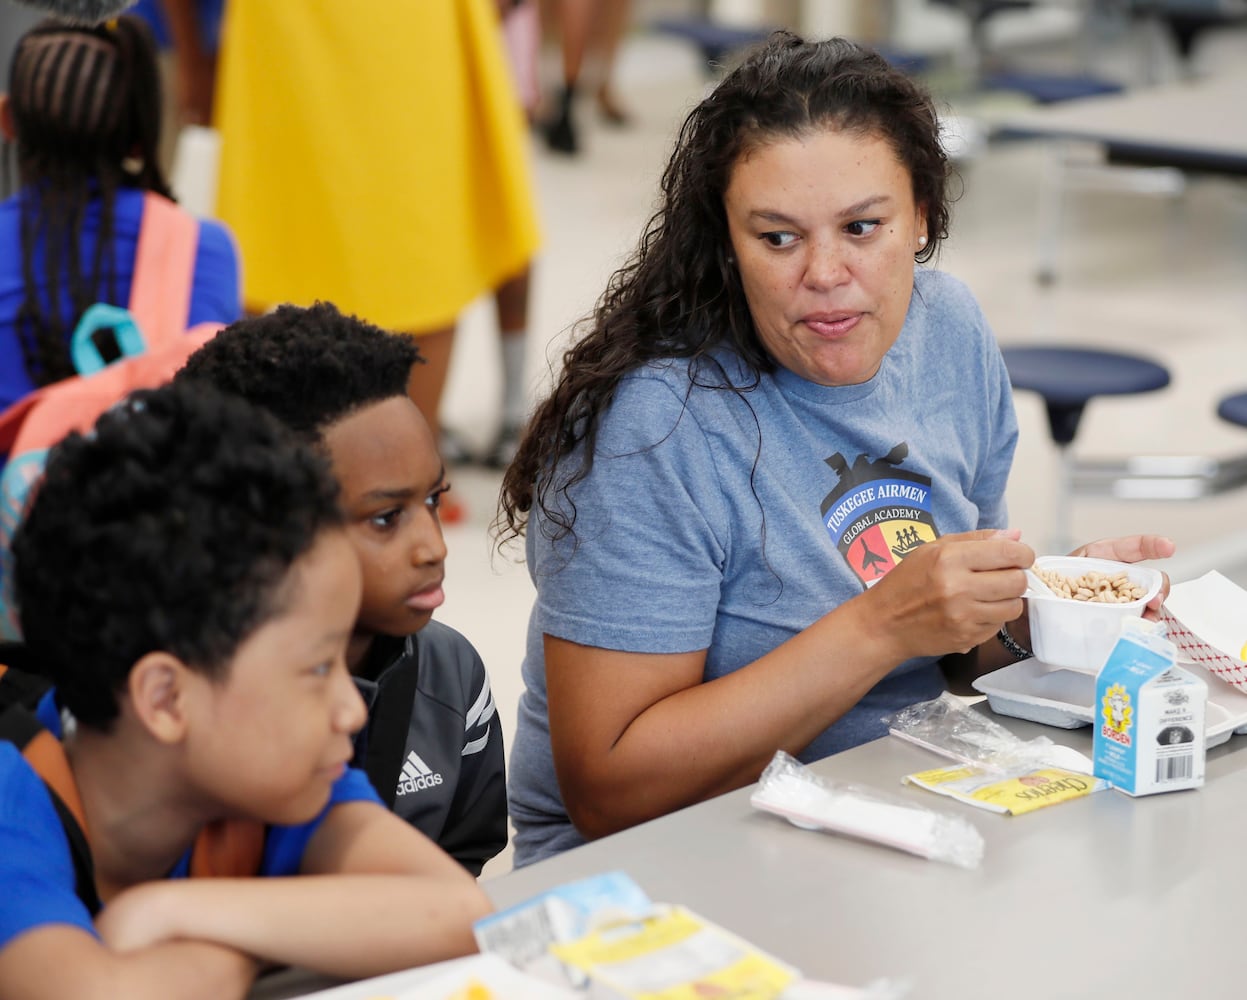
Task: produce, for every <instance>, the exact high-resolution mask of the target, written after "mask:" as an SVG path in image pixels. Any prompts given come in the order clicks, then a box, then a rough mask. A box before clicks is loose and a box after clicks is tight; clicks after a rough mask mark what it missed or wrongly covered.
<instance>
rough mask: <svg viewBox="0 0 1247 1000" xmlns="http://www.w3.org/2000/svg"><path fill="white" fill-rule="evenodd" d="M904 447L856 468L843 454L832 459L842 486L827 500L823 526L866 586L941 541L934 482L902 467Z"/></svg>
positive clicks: (861, 459) (830, 462)
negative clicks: (934, 505) (922, 548)
mask: <svg viewBox="0 0 1247 1000" xmlns="http://www.w3.org/2000/svg"><path fill="white" fill-rule="evenodd" d="M908 454H909V445H907V444H905V443H904V442H901V443H900V444H898V445H897V446H896V447H895V448H893V449H892V450H891V451H890V452H888V453H887V454H886V455H884V456H883V458H877V459H873V460H872V459H870V458H868V457H867V456H866V455H858V456H857V459H856V460H855V461H854V462H853V464H852V465H851V466H850V465H849V463H848V462H847V461H846V460H845V458H844V456H843V455H841V454H840V453H839V452H836V454H834V455H832V456H831V457H830V458H828V459H826V460H825V461H826V462H827V464H828V465H830V466H831V467H832V468H833V469H834V470H835V471H836V474H837V475H838V476H839V477H840V482H839V484H838V485H837V486H836V488H835V489H834V490H832V491H831V492H830V493H828V494H827V496H826V498H825V499H824V500H823V506H822V515H823V525H824V526H825V527H826V528H827V533H828V534H829V535H831V540H832V541H833V542H835V544H836V547H837V548H838V549H839V550H840V554H841V555H842V556H844V558H845V561H846V562H848V564H849V566H850V568H851V569H852V570H853V572H854V573H856V574H857V576H858V579H860V580H861V581H862V584H863V585H864V586H866V587H870V586H872V585H873V584H875V583H878V582H879V581H880V580H882V579H883V578H884V577H885V576H887V574H888V571H889V570H891V569H892V567H893V566H895V565H896V564H897V563H899V562H900V561H901V560H902V559H904V558H905V557H906V556H907V555H909V553H911V552H913V551H914V549H916V548H918V547H919V546H920V545H925V544H926V543H927V542H933V541H935V539H937V538H938V537H939V531H937V530H936V527H935V518H934V517H932V515H931V480H930V478H929V477H928V476H920V475H918V474H917V473H914V472H908V471H906V470H905V469H902V468H901V467H900V464H901V462H903V461H904V460H905V456H906V455H908Z"/></svg>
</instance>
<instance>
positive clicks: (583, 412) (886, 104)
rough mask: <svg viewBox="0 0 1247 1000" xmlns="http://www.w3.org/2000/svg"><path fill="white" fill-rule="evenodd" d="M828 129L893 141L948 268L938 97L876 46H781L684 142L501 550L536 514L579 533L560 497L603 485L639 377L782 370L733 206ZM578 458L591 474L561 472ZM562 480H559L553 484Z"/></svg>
mask: <svg viewBox="0 0 1247 1000" xmlns="http://www.w3.org/2000/svg"><path fill="white" fill-rule="evenodd" d="M827 127H830V128H834V129H836V130H839V131H845V132H850V133H854V134H862V135H872V136H879V137H880V138H882V139H884V140H885V141H887V142H888V143H889V144H890V145H891V146H892V149H893V151H894V152H895V153H896V156H897V158H898V159H899V160H900V162H901V163H902V164H904V165H905V168H906V169H907V170H908V172H909V175H910V178H911V182H912V184H913V194H914V203H915V204H916V205H918V206H919V207H920V208H921V209H922V210H923V211H924V213H925V216H926V223H927V229H926V231H927V234H928V236H929V241H928V242H927V244H926V245H925V246H924V247H923V248H922V249H921V250H919V251H918V253H917V254H916V255H915V259H916V260H918V261H924V262H925V261H927V260H930V259H931V258H932V257H933V256H934V255H935V253H936V251H937V248H938V246H939V244H940V242H941V241H942V240H943V239H945V238H946V237H947V235H948V221H949V214H950V206H949V196H948V193H947V188H948V181H949V176H950V167H949V162H948V158H947V156H946V155H945V153H944V148H943V145H942V144H941V142H940V135H939V122H938V119H937V116H936V112H935V107H934V105H933V103H932V101H931V98H930V96H929V95H928V94H927V93H926V91H925V90H923V88H922V87H921V86H919V85H918V84H917V83H915V82H914V81H913V80H911V79H910V78H909V77H907V76H906V75H905V74H904V73H902V72H900V71H899V70H897V69H895V68H894V67H892V66H891V65H890V64H889V63H888V62H887V61H886V60H885V59H884V58H883V57H882V56H880V55H879V54H878V53H876V52H874V51H873V50H871V49H869V48H866V47H865V46H862V45H859V44H857V43H855V42H851V41H847V40H845V39H843V38H832V39H828V40H826V41H820V42H807V41H805V40H803V39H801V38H799V37H798V36H797V35H794V34H792V33H790V32H784V31H778V32H775V33H774V34H773V35H772V36H771V38H770V39H769V40H768V41H767V42H766V43H764V44H763V45H761V46H760V47H759V48H758V49H756V50H755V51H754V52H752V53H751V54H750V55H749V56H748V57H746V59H745V60H744V62H743V63H741V65H740V66H738V67H737V68H736V69H735V70H734V71H733V72H732V73H730V74H729V75H728V76H727V77H726V78H724V80H723V81H722V82H721V83H720V84H719V85H718V86H717V87H715V89H714V91H713V92H712V93H711V94H710V95H709V96H708V97H706V98H705V99H704V100H702V101H701V103H700V104H698V105H697V107H695V108H694V109H693V111H692V112H691V113H690V114H689V116H688V118H687V119H686V120H685V122H684V125H683V127H682V128H681V129H680V135H679V137H678V139H677V140H676V144H675V149H674V151H673V152H672V155H671V158H670V160H669V161H668V162H667V167H666V169H665V171H664V172H663V177H662V182H661V186H660V193H661V197H660V199H659V207H658V210H657V211H656V212H655V213H654V215H653V217H652V218H651V219H650V220H649V223H648V225H647V226H646V228H645V231H644V233H643V234H642V236H641V239H640V243H639V245H638V247H637V249H636V251H635V252H634V254H633V255H632V257H631V259H630V260H629V261H628V263H626V264H625V265H624V266H623V267H622V268H620V269H619V270H618V271H616V272H615V273H614V275H612V277H611V279H610V281H609V283H608V284H607V287H606V291H605V292H604V293H603V294H602V297H601V298H600V299H599V300H598V303H597V306H596V308H595V309H594V312H593V314H592V315H591V316H590V317H587V318H586V319H584V320H582V321H581V323H580V324H578V326H579V327H587V332H586V333H585V335H584V336H583V337H581V338H580V339H578V340H577V342H576V343H574V344H573V345H572V347H571V348H570V349H569V350H568V351H567V352H566V353H565V354H564V355H563V370H562V372H561V373H560V374H559V376H558V378H557V380H556V383H555V386H554V388H553V390H552V391H551V393H550V395H549V396H548V397H547V398H546V399H545V400H544V402H542V403H541V404H540V406H539V407H538V408H537V411H536V413H535V414H534V415H533V418H532V419H531V420H530V421H529V423H528V427H527V430H526V433H525V435H524V438H523V440H522V441H521V443H520V447H519V450H518V452H517V453H516V456H515V458H514V460H513V461H512V462H511V465H510V466H509V467H508V469H507V471H506V473H505V474H504V476H503V481H502V493H501V498H500V501H499V513H498V518H497V521H496V523H495V530H496V531H497V534H498V537H499V544H500V545H501V544H504V543H505V542H506V541H507V540H508V539H510V538H515V537H517V536H519V535H522V534H523V533H524V531H525V529H526V527H527V525H528V515H529V512H530V511H531V510H532V508H533V507H534V506H537V507H539V508H541V510H542V511H543V512H544V513H545V515H546V516H547V518H548V519H549V521H550V524H551V532H552V534H553V535H554V537H561V536H563V535H568V534H571V533H572V525H573V523H574V520H575V508H574V505H573V506H571V507H570V511H571V513H570V514H567V513H564V512H563V510H562V508H561V506H560V505H559V504H558V503H557V502H554V500H553V499H550V500H549V502H548V499H547V498H551V491H553V492H554V493H555V494H560V493H561V494H566V491H567V490H568V488H570V487H571V486H573V485H575V484H576V483H577V482H579V481H580V480H581V479H583V478H584V477H585V476H587V475H588V474H589V470H590V469H591V468H592V465H593V448H594V442H595V440H596V438H597V428H598V424H599V422H600V420H601V417H602V414H603V413H604V412H605V410H606V409H607V408H608V407H609V406H610V403H611V399H612V398H613V395H614V391H615V387H616V386H617V385H618V384H619V381H620V379H621V378H623V376H624V375H625V374H627V373H628V372H629V371H632V370H633V369H635V368H637V367H639V366H641V365H643V364H645V363H646V362H648V361H651V360H654V359H658V358H675V357H678V358H689V359H692V361H691V363H690V365H689V372H690V375H691V379H692V382H693V383H694V384H696V385H699V386H703V387H707V388H715V389H723V390H725V391H730V392H736V393H738V394H742V393H744V392H746V391H747V390H748V389H749V388H751V385H748V384H747V385H744V386H741V385H737V384H734V383H733V381H732V380H731V379H729V378H728V377H727V375H726V373H725V372H724V371H723V370H722V369H721V368H720V367H719V366H718V365H717V363H716V362H715V360H714V359H713V353H714V352H715V351H716V349H718V348H719V347H721V346H724V345H726V346H727V347H730V348H731V349H732V350H733V351H735V352H736V353H737V354H738V355H739V356H740V357H741V358H742V359H743V360H744V362H745V363H746V365H747V366H748V368H749V369H751V370H752V372H753V373H754V375H755V376H758V377H760V376H761V374H762V373H764V372H770V371H773V370H774V368H775V364H774V362H773V361H772V359H771V358H770V357H769V355H768V354H767V353H766V351H765V349H764V348H763V346H762V342H761V341H760V340H759V338H758V334H757V331H756V330H755V329H754V326H753V320H752V318H751V316H750V312H749V305H748V302H747V301H746V299H745V293H744V289H743V287H742V286H741V282H740V276H739V274H738V273H737V271H736V268H734V267H733V266H732V264H731V260H730V258H731V240H730V237H729V233H728V224H727V215H726V211H725V209H724V204H723V198H724V194H725V192H726V191H727V187H728V183H729V181H730V180H731V175H732V169H733V167H734V166H735V164H736V163H737V162H738V161H739V160H740V158H741V157H742V156H744V155H746V154H747V153H749V152H750V151H751V150H753V149H756V148H758V147H759V146H761V145H764V144H766V143H768V142H771V141H774V140H775V139H784V138H800V137H802V136H804V135H808V134H809V133H810V132H812V131H815V130H818V129H822V128H827ZM741 398H742V399H744V400H745V404H746V405H748V400H747V398H746V397H745V396H744V395H742V397H741ZM578 449H580V454H579V458H578V464H577V465H576V466H575V467H574V468H571V467H567V468H561V467H560V466H561V463H563V462H564V461H565V460H567V459H569V458H571V457H572V456H573V454H575V453H576V452H577V450H578ZM569 466H570V463H569ZM556 468H558V469H559V470H560V471H559V475H558V477H557V478H556V477H554V476H551V475H548V474H547V473H549V471H550V470H553V469H556Z"/></svg>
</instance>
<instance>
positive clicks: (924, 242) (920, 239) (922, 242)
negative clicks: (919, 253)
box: [918, 236, 927, 250]
mask: <svg viewBox="0 0 1247 1000" xmlns="http://www.w3.org/2000/svg"><path fill="white" fill-rule="evenodd" d="M926 245H927V238H926V237H925V236H919V237H918V249H920V250H921V249H922V248H923V247H924V246H926Z"/></svg>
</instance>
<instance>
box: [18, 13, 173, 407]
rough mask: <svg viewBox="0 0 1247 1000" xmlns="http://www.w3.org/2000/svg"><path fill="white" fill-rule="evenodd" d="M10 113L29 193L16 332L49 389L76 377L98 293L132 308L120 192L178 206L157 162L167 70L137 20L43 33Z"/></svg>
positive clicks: (34, 374)
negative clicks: (89, 229) (121, 247)
mask: <svg viewBox="0 0 1247 1000" xmlns="http://www.w3.org/2000/svg"><path fill="white" fill-rule="evenodd" d="M9 107H10V108H11V109H12V113H13V123H14V126H15V131H16V133H17V165H18V173H19V176H20V178H21V183H22V191H21V197H20V200H19V208H20V222H21V244H22V246H21V252H22V278H23V281H24V283H25V297H24V298H23V300H22V304H21V307H20V308H19V309H18V313H17V318H16V325H17V330H18V335H19V337H20V342H21V348H22V358H23V361H24V363H25V366H26V371H27V373H28V374H29V376H30V378H31V381H33V382H34V383H35V385H48V384H49V383H52V382H57V381H59V380H61V379H63V378H68V377H69V376H70V375H73V374H74V367H73V362H72V361H71V359H70V355H69V337H70V334H71V333H72V332H73V329H74V323H75V322H76V321H77V317H78V316H80V315H81V314H82V313H83V312H84V311H85V310H86V308H87V307H88V306H90V305H92V304H93V303H94V302H96V301H97V300H98V299H100V298H101V290H102V294H103V297H105V298H106V299H107V300H108V301H109V302H112V303H113V304H115V305H124V304H125V303H124V302H121V301H120V300H119V298H118V287H117V261H116V247H115V246H114V244H115V240H114V239H113V235H114V234H113V216H114V205H115V200H116V197H117V192H118V190H119V189H121V188H137V189H139V190H141V191H152V192H155V193H156V194H159V195H162V196H164V197H165V198H169V199H172V198H173V193H172V192H171V191H170V190H169V185H168V183H167V182H166V180H165V177H164V174H163V173H162V172H161V169H160V164H159V162H158V157H157V149H158V147H159V144H160V70H159V65H158V63H157V59H156V45H155V42H154V41H153V40H152V36H151V32H150V31H149V30H148V28H147V25H146V24H145V23H144V22H143V21H141V20H140V19H139V18H136V17H129V16H126V17H121V18H117V19H116V20H115V21H110V22H109V23H108V24H105V25H98V26H90V25H75V24H68V23H66V22H65V21H62V20H57V19H55V18H50V19H48V20H46V21H42V22H40V23H39V24H38V25H36V26H35V27H34V28H32V29H31V30H30V31H28V32H27V33H26V34H25V35H23V36H22V37H21V39H20V40H19V41H18V43H17V47H16V48H15V49H14V52H13V60H12V63H11V66H10V71H9ZM96 202H98V212H99V224H98V230H97V232H96V239H95V249H94V251H93V253H92V254H91V256H90V258H89V264H87V265H86V266H85V267H84V260H85V259H86V258H85V255H84V253H83V251H82V246H83V241H82V231H83V224H84V222H85V220H86V219H87V216H88V215H89V213H90V211H91V210H92V206H93V204H94V203H96ZM37 265H41V266H42V269H43V275H42V280H43V285H44V287H45V295H44V296H43V297H42V298H41V297H40V295H39V294H38V289H39V287H40V283H39V281H38V279H37V275H36V266H37ZM64 301H68V302H69V303H70V304H71V305H72V307H73V308H72V309H71V310H70V312H69V313H68V314H66V313H65V311H64V308H63V306H62V302H64Z"/></svg>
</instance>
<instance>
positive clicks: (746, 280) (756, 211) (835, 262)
mask: <svg viewBox="0 0 1247 1000" xmlns="http://www.w3.org/2000/svg"><path fill="white" fill-rule="evenodd" d="M723 201H724V210H725V213H726V216H727V222H728V233H729V236H730V239H731V242H732V250H733V253H734V256H735V258H736V266H737V269H738V273H739V276H740V281H741V286H742V288H743V290H744V293H745V298H746V300H747V301H748V303H749V310H750V314H751V317H752V319H753V322H754V327H755V329H756V330H757V333H758V337H759V339H760V340H761V342H762V345H763V347H764V348H765V349H766V350H767V352H768V353H769V354H770V355H771V357H772V358H773V359H774V360H775V362H776V363H777V364H779V365H781V366H783V367H785V368H787V369H789V370H790V371H792V372H794V373H795V374H797V375H799V376H801V377H802V378H805V379H807V380H809V381H811V382H816V383H819V384H821V385H854V384H858V383H860V382H865V381H867V380H869V379H870V378H872V377H873V376H874V374H875V373H876V372H877V371H878V370H879V365H880V364H881V362H882V359H883V357H884V355H886V354H887V352H888V350H889V349H890V348H891V346H892V344H893V343H895V341H896V338H897V336H898V335H899V334H900V330H901V327H902V325H903V324H904V321H905V315H906V313H907V311H908V309H909V299H910V295H911V293H912V291H913V268H914V254H915V253H916V252H917V251H918V250H919V249H920V247H919V243H918V238H919V237H920V236H922V235H925V232H926V224H925V219H924V214H923V212H922V211H921V209H920V208H919V206H917V205H916V204H915V202H914V197H913V183H912V178H911V177H910V174H909V171H908V169H907V168H906V167H905V166H904V164H903V163H901V161H900V160H899V159H898V158H897V156H896V154H895V152H894V151H893V149H892V147H891V145H890V144H889V143H888V142H887V141H886V140H885V139H883V138H881V137H879V136H875V135H872V134H869V133H866V134H860V133H853V132H840V131H837V130H835V129H830V128H829V129H822V130H818V131H814V132H811V133H808V134H805V135H802V136H799V137H796V138H777V139H775V140H774V141H770V142H766V143H763V144H761V145H758V146H755V147H753V148H751V149H750V150H748V151H747V152H746V153H745V154H743V155H742V157H741V158H740V159H739V160H738V161H737V163H736V164H735V166H734V168H733V170H732V175H731V179H730V181H729V183H728V187H727V190H726V192H725V194H724V199H723Z"/></svg>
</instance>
